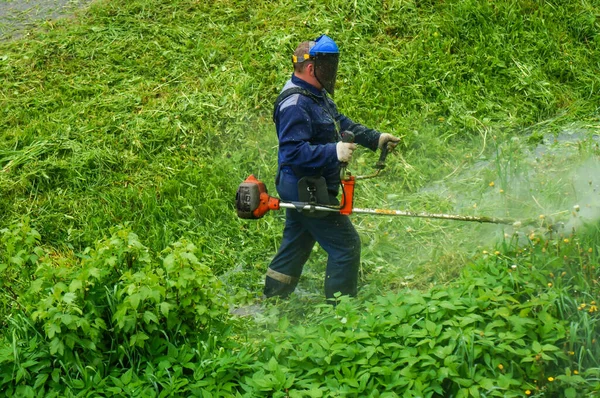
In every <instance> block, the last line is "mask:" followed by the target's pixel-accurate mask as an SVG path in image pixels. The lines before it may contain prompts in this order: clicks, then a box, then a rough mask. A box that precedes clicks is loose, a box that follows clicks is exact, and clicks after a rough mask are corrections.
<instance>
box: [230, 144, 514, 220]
mask: <svg viewBox="0 0 600 398" xmlns="http://www.w3.org/2000/svg"><path fill="white" fill-rule="evenodd" d="M342 139H343V141H345V142H353V141H354V136H353V134H352V133H349V132H345V134H343V135H342ZM387 154H388V147H387V146H384V147H383V148H382V150H381V155H380V157H379V161H378V162H377V163H376V164H375V172H374V173H373V174H370V175H365V176H353V175H352V174H351V173H350V172H348V171H347V169H346V167H347V165H346V164H342V167H341V170H340V181H341V185H342V197H341V202H340V205H339V206H332V205H327V204H320V203H315V202H290V201H283V200H281V199H279V198H276V197H273V196H271V195H269V193H268V192H267V187H266V186H265V184H264V183H263V182H262V181H260V180H258V179H257V178H255V177H254V175H250V176H249V177H248V178H246V180H245V181H244V182H242V183H241V184H240V186H239V187H238V190H237V193H236V200H235V201H236V208H237V214H238V217H240V218H244V219H259V218H262V217H263V216H264V215H265V214H266V213H267V212H268V211H270V210H279V209H296V210H298V211H303V212H309V213H314V212H333V213H340V214H345V215H350V214H352V213H357V214H372V215H379V216H402V217H420V218H438V219H444V220H458V221H474V222H479V223H492V224H508V225H514V226H520V225H521V222H520V221H517V220H512V219H506V218H496V217H476V216H462V215H455V214H443V213H426V212H413V211H407V210H390V209H364V208H356V207H354V187H355V184H356V181H358V180H364V179H369V178H374V177H376V176H378V175H379V173H380V172H381V170H383V169H384V168H385V159H386V157H387Z"/></svg>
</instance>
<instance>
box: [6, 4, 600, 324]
mask: <svg viewBox="0 0 600 398" xmlns="http://www.w3.org/2000/svg"><path fill="white" fill-rule="evenodd" d="M598 15H599V14H598V7H597V6H596V5H594V4H593V3H591V2H580V1H563V2H533V1H527V0H520V1H516V0H504V1H497V2H486V1H475V0H470V1H445V2H437V1H419V2H417V1H394V0H390V1H384V2H373V1H366V2H362V3H358V2H338V1H334V0H330V1H326V2H316V1H311V2H308V3H305V4H302V5H298V4H297V3H294V2H291V1H284V2H277V3H269V2H267V3H261V4H256V3H255V2H254V3H250V2H248V1H244V0H222V1H213V2H208V3H206V2H198V1H192V0H179V1H175V2H164V1H159V0H152V1H141V0H134V1H130V2H127V4H120V3H118V2H112V1H106V0H101V1H96V2H94V3H92V4H91V5H90V7H89V9H87V10H86V12H84V13H81V14H80V15H78V17H77V18H76V19H74V20H59V21H56V22H52V23H43V24H41V26H40V27H38V28H37V29H35V30H33V31H31V32H30V34H29V35H28V36H27V37H26V38H21V39H15V40H12V41H10V42H1V43H0V79H1V81H2V85H0V130H1V131H2V134H1V135H0V170H1V171H0V192H1V194H0V224H1V225H2V226H8V225H14V224H15V223H17V222H18V221H20V220H21V219H22V217H23V216H28V217H29V219H30V220H31V221H30V222H31V224H32V226H33V227H34V228H35V229H36V230H37V231H39V234H40V236H41V242H40V245H41V246H42V247H44V248H45V249H46V250H49V251H51V252H52V253H54V254H53V257H54V258H57V259H60V260H56V263H57V264H59V263H60V264H69V265H70V266H73V265H74V264H77V260H76V258H78V257H77V256H84V255H83V254H82V253H85V250H86V249H85V248H86V247H94V245H96V244H97V242H99V241H100V240H102V239H103V238H106V237H108V236H110V235H111V232H110V231H111V228H112V227H114V226H115V225H119V224H125V225H127V228H129V229H131V230H132V231H133V232H135V233H136V234H137V236H138V237H139V240H140V242H143V244H144V245H146V246H147V247H148V250H149V251H150V252H152V253H156V254H157V255H158V254H159V253H162V252H163V250H165V249H166V248H168V247H170V246H171V245H172V244H173V242H176V241H178V240H180V239H182V238H185V239H187V240H188V241H191V242H193V243H194V244H195V246H196V247H197V248H198V251H199V254H198V256H200V258H201V261H202V263H203V264H210V267H211V270H212V272H214V273H215V275H218V276H219V277H220V278H221V280H222V281H223V282H224V283H225V284H226V289H227V290H228V291H229V292H230V293H233V294H234V295H235V294H237V298H236V300H250V301H251V300H252V299H253V298H254V297H255V296H258V295H260V292H261V289H262V279H263V275H264V270H265V269H266V266H267V264H268V261H269V259H270V257H271V256H272V255H273V254H274V253H275V251H276V249H277V246H278V243H279V239H280V234H281V229H282V226H283V222H282V214H278V213H271V214H269V215H267V216H266V217H265V218H263V219H261V220H260V221H257V222H252V223H250V222H246V221H242V220H239V219H237V218H236V216H235V211H234V208H233V198H234V194H235V190H236V188H237V185H238V184H239V183H240V182H241V181H243V180H244V179H245V177H247V175H248V174H250V173H253V174H255V175H256V176H257V177H258V178H259V179H261V180H263V181H264V182H265V183H266V184H267V186H268V188H269V189H270V191H272V192H274V189H273V188H274V185H273V178H274V172H275V168H276V164H275V159H276V153H277V141H276V137H275V133H274V128H273V125H272V121H271V112H272V103H273V100H274V98H275V97H276V96H277V94H278V92H279V90H280V88H281V86H282V84H283V83H284V82H285V80H286V79H287V78H288V77H289V74H290V72H291V71H290V68H289V54H290V53H291V52H292V51H293V48H294V47H295V46H296V44H297V43H298V42H299V41H301V40H304V39H306V38H312V37H316V36H317V35H319V34H321V33H328V34H330V35H331V36H332V37H334V39H335V40H336V41H337V42H338V44H339V45H340V48H341V49H342V63H341V66H340V71H339V78H338V82H339V88H338V89H337V90H336V102H337V104H338V106H339V108H340V109H341V110H342V111H343V112H344V113H345V114H347V115H348V116H350V117H351V118H353V119H354V120H356V121H359V122H362V123H364V124H366V125H368V126H371V127H374V128H377V129H379V130H381V131H384V132H390V133H393V134H395V135H398V136H401V137H402V138H403V140H402V143H401V145H400V146H399V148H398V151H397V153H393V154H391V155H390V156H389V157H388V167H387V168H386V170H385V172H384V173H382V175H381V177H379V178H378V179H377V180H373V181H364V182H362V181H361V182H360V183H359V185H358V187H357V191H356V195H357V196H356V198H355V202H356V206H358V207H368V208H399V209H408V210H414V211H428V212H445V213H459V214H465V215H481V216H502V217H514V218H536V219H537V218H538V217H539V216H540V215H542V214H543V215H545V216H548V218H555V219H563V221H564V222H565V223H566V225H567V227H566V229H563V230H561V231H558V233H553V236H559V237H561V239H564V238H567V237H568V236H569V234H570V229H569V227H570V226H572V225H575V224H573V222H575V221H577V219H579V220H586V221H588V222H594V221H595V220H597V215H596V214H595V213H594V210H595V209H597V207H598V201H597V196H594V194H595V192H594V191H593V190H594V189H595V188H596V185H597V182H596V179H595V178H597V177H595V175H597V173H596V174H594V170H597V162H598V141H597V138H594V135H595V134H596V135H597V133H598V129H599V126H600V123H599V119H598V117H599V114H598V105H597V104H598V103H599V99H600V98H599V91H598V89H599V87H600V84H599V83H600V82H599V78H598V75H597V73H596V72H597V67H598V61H597V60H598V59H600V57H599V54H598V52H599V51H598V50H599V44H600V37H599V36H598V34H597V31H598V22H597V18H598ZM553 137H556V143H555V142H553V141H554V140H553ZM356 154H357V156H356V157H355V159H353V163H352V164H351V170H352V172H353V173H354V174H366V173H367V172H370V171H371V165H372V164H373V163H374V162H375V160H376V155H375V154H371V153H368V152H367V151H360V152H357V153H356ZM584 176H585V178H584ZM589 181H592V183H591V184H588V182H589ZM492 183H493V184H492ZM501 190H502V192H501ZM575 205H579V206H581V212H578V214H576V215H577V218H575V217H574V216H572V215H571V212H574V211H573V209H574V206H575ZM586 205H589V207H586ZM564 211H568V212H567V213H560V212H564ZM353 217H354V218H353V220H354V223H355V225H356V226H357V229H358V231H359V233H360V234H361V238H362V240H363V263H362V269H361V285H362V287H363V290H362V291H363V293H361V297H362V298H363V299H364V300H370V298H371V297H372V294H373V293H374V292H377V293H383V292H389V291H399V292H403V291H404V289H405V288H406V287H411V288H420V289H424V290H426V289H429V288H430V287H432V286H435V285H440V284H446V283H449V281H451V280H454V279H455V278H458V280H459V281H460V280H462V279H460V278H462V276H461V275H462V274H461V272H462V269H463V268H464V265H465V264H466V263H469V262H470V261H473V260H477V261H479V259H481V261H484V262H485V261H492V260H494V259H495V257H490V253H494V251H495V248H494V244H495V242H498V241H499V240H502V239H503V238H504V237H505V234H506V236H508V237H511V236H513V233H514V232H517V236H518V237H519V239H522V240H523V239H525V238H526V237H529V236H530V235H531V234H532V233H534V234H538V235H539V234H541V233H542V230H543V229H539V230H530V229H522V230H517V231H514V230H513V229H512V228H510V227H508V228H504V229H502V228H499V227H497V226H490V225H483V224H476V223H460V222H448V221H440V220H427V219H410V218H393V219H392V218H375V217H367V216H353ZM540 226H542V227H543V223H542V222H541V221H540ZM544 233H545V230H544ZM484 251H485V252H487V253H488V254H484ZM324 258H325V254H324V253H323V252H322V251H321V250H320V249H316V251H315V253H313V256H312V258H311V261H310V262H309V263H308V264H307V268H306V272H305V274H304V276H303V280H302V281H301V288H302V289H303V290H304V291H306V292H309V293H311V294H312V293H315V294H316V295H317V296H319V295H320V292H321V286H322V275H323V267H324V264H323V263H324ZM494 261H495V260H494ZM17 274H18V273H17ZM565 300H567V299H566V298H565ZM588 301H589V300H588ZM582 325H583V324H582ZM582 328H583V329H578V330H591V329H590V328H589V325H588V326H582ZM588 334H589V333H588Z"/></svg>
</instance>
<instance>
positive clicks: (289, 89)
mask: <svg viewBox="0 0 600 398" xmlns="http://www.w3.org/2000/svg"><path fill="white" fill-rule="evenodd" d="M338 59H339V50H338V47H337V45H336V43H335V42H334V41H333V40H332V39H331V38H330V37H328V36H326V35H322V36H321V37H319V38H318V39H316V40H315V41H310V42H308V41H306V42H302V43H300V45H299V46H298V47H297V48H296V50H295V51H294V55H293V56H292V62H293V65H294V73H293V74H292V77H291V79H290V80H289V81H288V82H287V83H286V84H285V86H284V87H283V90H282V92H281V94H280V95H279V97H278V98H277V101H276V102H275V109H274V114H273V120H274V121H275V125H276V129H277V136H278V139H279V154H278V164H279V168H278V173H277V177H276V187H277V192H278V193H279V196H280V197H281V199H282V200H285V201H299V200H303V201H305V200H307V196H306V195H307V192H305V191H307V190H308V195H309V199H312V200H315V199H318V200H317V202H318V203H320V204H322V203H323V201H327V202H328V203H326V204H329V205H339V201H338V200H337V195H338V192H339V186H340V167H341V164H342V163H343V162H348V161H350V159H351V157H352V152H353V151H354V150H355V149H356V144H359V145H362V146H364V147H367V148H369V149H371V150H377V148H380V149H381V148H383V146H384V145H388V144H390V146H395V145H396V144H397V143H398V141H399V138H397V137H394V136H392V135H391V134H382V133H379V132H377V131H375V130H372V129H369V128H367V127H365V126H363V125H360V124H357V123H354V122H353V121H352V120H350V119H349V118H347V117H346V116H344V115H342V114H340V113H339V112H338V111H337V108H336V106H335V103H334V102H333V100H332V99H331V97H333V94H334V86H335V81H336V76H337V68H338ZM344 131H350V132H352V133H353V134H354V137H355V138H354V142H342V141H341V134H342V132H344ZM299 187H300V190H299ZM310 195H312V196H310ZM315 242H318V243H319V245H321V247H322V248H323V249H324V250H325V251H326V252H327V254H328V260H327V270H326V275H325V297H326V298H327V299H333V298H334V297H335V296H334V295H335V294H336V293H338V292H339V293H342V294H344V295H350V296H355V295H356V293H357V282H358V271H359V265H360V238H359V236H358V233H357V232H356V230H355V229H354V226H353V225H352V223H351V222H350V219H349V218H348V216H345V215H341V214H339V213H335V212H320V213H314V214H311V213H307V212H300V211H297V210H294V209H288V210H287V211H286V222H285V228H284V231H283V240H282V243H281V246H280V248H279V250H278V252H277V254H276V255H275V257H274V258H273V261H272V262H271V264H270V265H269V268H268V270H267V275H266V279H265V288H264V294H265V296H266V297H273V296H279V297H287V296H288V295H289V294H290V293H292V292H293V291H294V290H295V288H296V285H297V284H298V280H299V278H300V275H301V274H302V268H303V266H304V264H305V263H306V261H307V260H308V257H309V255H310V253H311V251H312V248H313V246H314V244H315Z"/></svg>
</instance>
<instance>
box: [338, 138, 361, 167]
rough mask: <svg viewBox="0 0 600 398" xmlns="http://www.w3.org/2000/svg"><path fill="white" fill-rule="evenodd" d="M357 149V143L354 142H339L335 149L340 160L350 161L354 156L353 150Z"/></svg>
mask: <svg viewBox="0 0 600 398" xmlns="http://www.w3.org/2000/svg"><path fill="white" fill-rule="evenodd" d="M355 149H356V144H355V143H353V142H342V141H340V142H338V143H337V144H335V151H336V153H337V158H338V160H339V161H340V162H343V163H348V162H349V161H350V158H352V152H354V150H355Z"/></svg>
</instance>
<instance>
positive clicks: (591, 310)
mask: <svg viewBox="0 0 600 398" xmlns="http://www.w3.org/2000/svg"><path fill="white" fill-rule="evenodd" d="M597 311H598V307H596V306H595V305H590V314H591V313H592V312H597Z"/></svg>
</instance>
